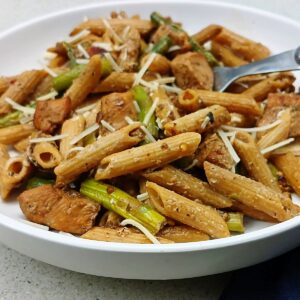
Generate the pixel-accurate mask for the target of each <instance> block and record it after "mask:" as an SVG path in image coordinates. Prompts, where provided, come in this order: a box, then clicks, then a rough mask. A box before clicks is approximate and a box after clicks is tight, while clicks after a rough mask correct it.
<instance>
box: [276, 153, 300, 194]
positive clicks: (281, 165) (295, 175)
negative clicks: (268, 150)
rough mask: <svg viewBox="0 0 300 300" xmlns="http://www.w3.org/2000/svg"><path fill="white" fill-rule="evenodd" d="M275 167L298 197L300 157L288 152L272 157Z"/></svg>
mask: <svg viewBox="0 0 300 300" xmlns="http://www.w3.org/2000/svg"><path fill="white" fill-rule="evenodd" d="M272 161H273V163H274V164H275V166H276V167H277V168H278V169H279V170H280V171H281V172H282V173H283V176H284V177H285V178H286V180H287V181H288V183H289V184H290V185H291V186H292V188H293V189H294V191H295V192H296V194H297V195H298V196H299V195H300V157H299V156H296V155H295V154H293V153H291V152H289V153H286V154H283V155H276V156H273V157H272Z"/></svg>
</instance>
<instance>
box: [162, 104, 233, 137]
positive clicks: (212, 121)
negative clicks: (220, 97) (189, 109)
mask: <svg viewBox="0 0 300 300" xmlns="http://www.w3.org/2000/svg"><path fill="white" fill-rule="evenodd" d="M206 120H207V123H206ZM228 121H230V114H229V112H228V110H227V109H226V108H224V107H222V106H219V105H212V106H210V107H207V108H204V109H200V110H198V111H196V112H194V113H190V114H188V115H185V116H184V117H181V118H179V119H177V120H175V121H172V122H168V123H166V124H165V125H164V128H165V131H164V132H165V135H166V136H171V135H176V134H180V133H184V132H199V133H202V132H206V131H208V130H210V129H213V128H217V127H219V126H221V125H222V124H226V123H227V122H228ZM204 122H205V123H206V125H205V126H203V125H204V124H205V123H204Z"/></svg>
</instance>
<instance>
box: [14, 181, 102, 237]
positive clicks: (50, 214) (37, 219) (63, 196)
mask: <svg viewBox="0 0 300 300" xmlns="http://www.w3.org/2000/svg"><path fill="white" fill-rule="evenodd" d="M18 200H19V204H20V207H21V210H22V212H23V213H24V215H25V216H26V218H27V219H28V220H29V221H32V222H34V223H38V224H43V225H47V226H49V227H51V228H53V229H56V230H60V231H64V232H69V233H73V234H83V233H85V232H87V231H88V230H89V229H91V228H92V227H93V225H94V221H95V218H96V216H97V214H98V212H99V210H100V205H99V204H98V203H96V202H94V201H92V200H90V199H88V198H85V197H83V196H82V195H80V194H79V193H78V192H75V191H63V190H60V189H58V188H55V187H53V186H52V185H43V186H40V187H37V188H34V189H30V190H27V191H25V192H23V193H22V194H21V195H20V196H19V197H18Z"/></svg>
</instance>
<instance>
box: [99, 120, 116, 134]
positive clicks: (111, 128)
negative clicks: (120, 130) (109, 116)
mask: <svg viewBox="0 0 300 300" xmlns="http://www.w3.org/2000/svg"><path fill="white" fill-rule="evenodd" d="M101 125H102V126H103V127H104V128H106V129H107V130H108V131H110V132H115V131H116V129H115V128H114V127H113V126H112V125H110V124H109V123H108V122H106V121H105V120H101Z"/></svg>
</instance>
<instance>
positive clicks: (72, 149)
mask: <svg viewBox="0 0 300 300" xmlns="http://www.w3.org/2000/svg"><path fill="white" fill-rule="evenodd" d="M83 149H84V147H73V148H71V149H70V150H69V151H68V152H67V153H66V157H68V156H69V154H71V153H73V152H79V151H82V150H83Z"/></svg>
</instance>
